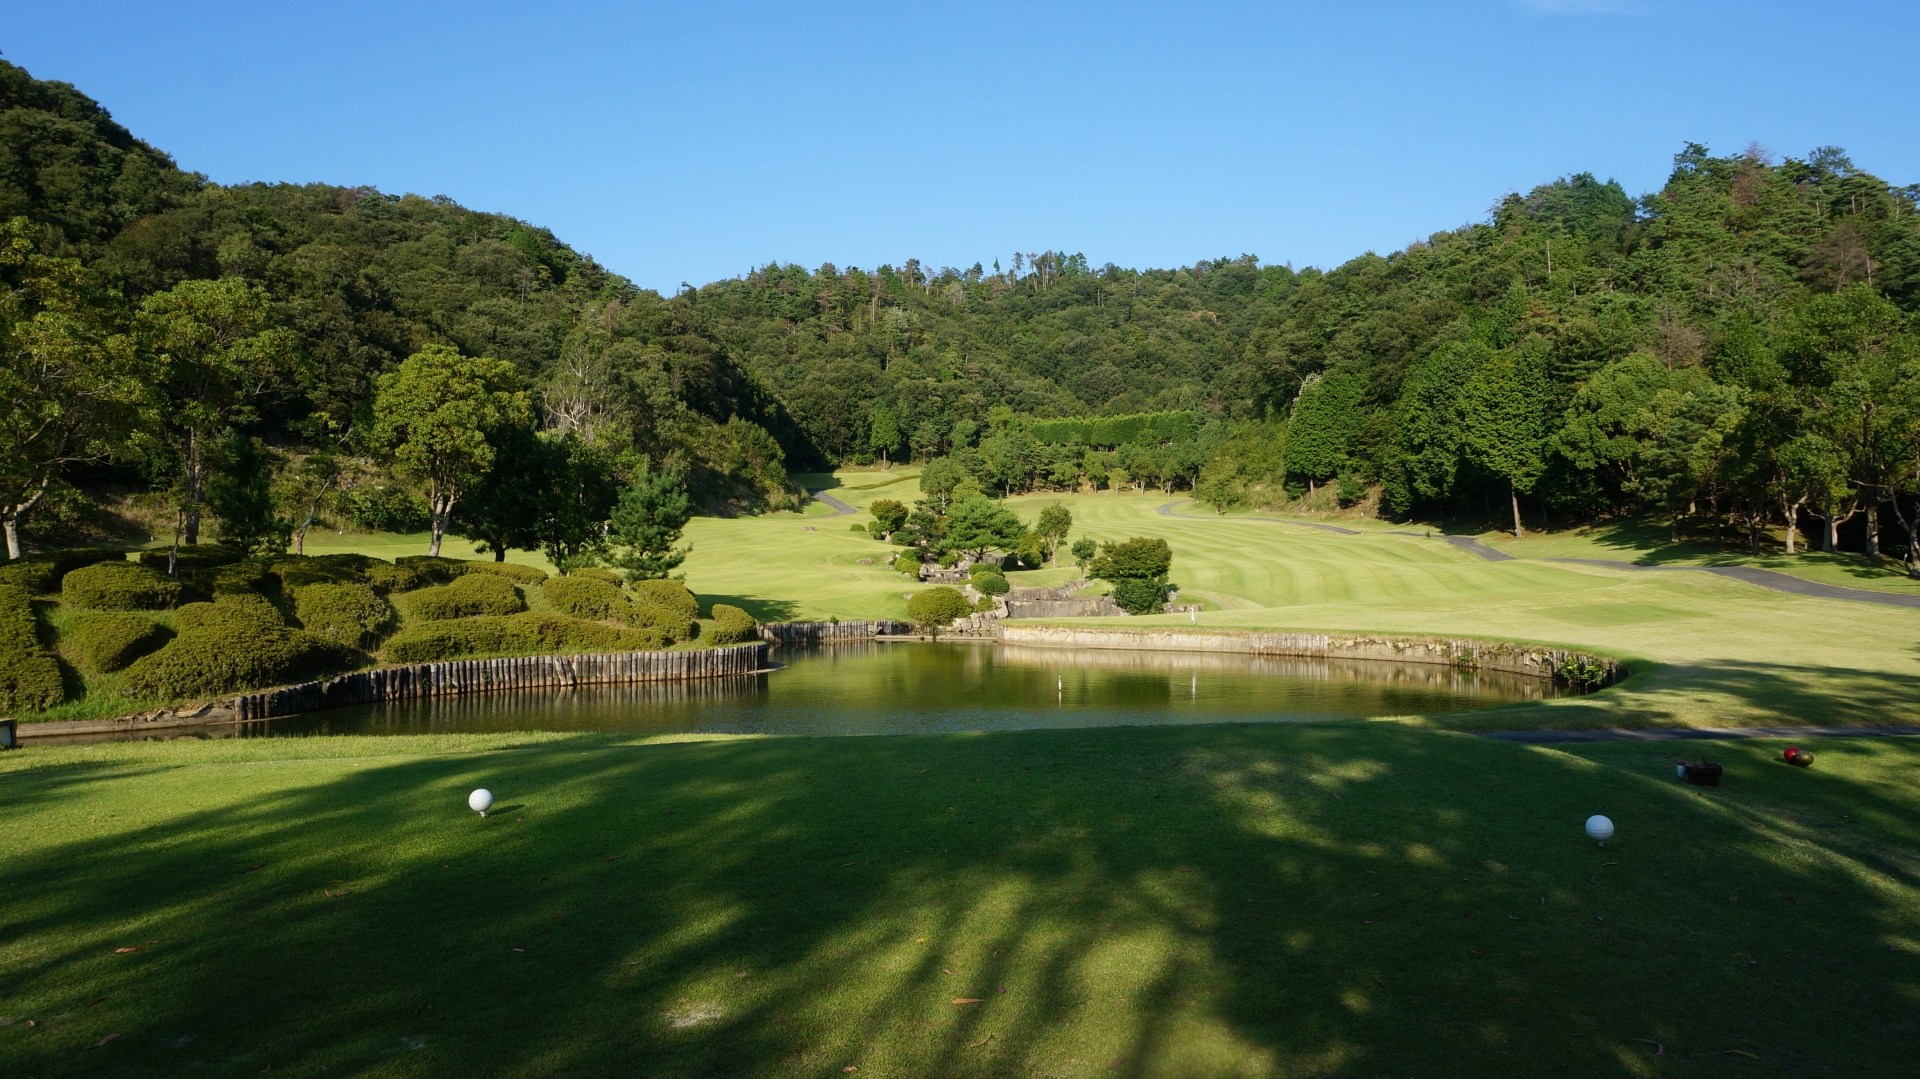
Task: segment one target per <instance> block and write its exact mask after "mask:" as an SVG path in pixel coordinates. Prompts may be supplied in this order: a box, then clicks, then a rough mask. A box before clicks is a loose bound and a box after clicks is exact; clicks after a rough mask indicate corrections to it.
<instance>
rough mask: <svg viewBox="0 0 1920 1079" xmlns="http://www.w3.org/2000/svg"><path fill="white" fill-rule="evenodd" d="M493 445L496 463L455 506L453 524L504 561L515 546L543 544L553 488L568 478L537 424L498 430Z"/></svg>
mask: <svg viewBox="0 0 1920 1079" xmlns="http://www.w3.org/2000/svg"><path fill="white" fill-rule="evenodd" d="M488 443H489V444H490V445H491V446H492V447H493V464H492V465H491V466H490V467H489V468H488V469H487V472H486V475H484V476H482V477H481V478H480V481H479V482H478V483H476V484H474V486H473V489H472V490H470V491H468V492H467V495H466V497H464V498H462V499H461V500H460V501H459V502H458V503H457V504H456V505H455V507H454V511H453V528H454V529H455V530H456V531H457V532H458V533H459V534H460V535H462V536H465V537H466V538H467V539H469V540H472V541H473V542H474V543H475V544H477V546H476V547H475V548H474V549H475V551H491V552H492V553H493V560H494V561H495V562H504V561H506V559H507V552H508V551H510V550H522V551H531V550H536V549H538V548H539V547H540V544H541V539H542V536H543V531H542V525H543V524H544V522H545V519H546V516H547V509H548V502H549V500H550V496H551V492H552V490H553V489H554V488H555V487H556V486H557V485H558V484H560V483H561V482H562V481H561V478H560V477H559V476H558V475H556V474H555V473H556V468H555V466H556V464H559V463H560V462H557V461H556V460H555V456H556V455H555V453H554V452H553V449H552V447H551V446H550V445H549V444H548V443H547V442H546V441H544V440H543V439H541V437H540V435H539V433H538V432H537V431H535V430H534V429H533V426H532V425H531V424H525V425H522V424H508V425H505V426H502V427H499V428H496V429H495V431H494V432H493V435H492V436H491V437H490V438H489V439H488ZM603 516H604V515H603ZM556 568H558V567H557V566H556Z"/></svg>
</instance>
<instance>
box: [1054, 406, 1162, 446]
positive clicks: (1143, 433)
mask: <svg viewBox="0 0 1920 1079" xmlns="http://www.w3.org/2000/svg"><path fill="white" fill-rule="evenodd" d="M1199 430H1200V414H1199V413H1198V412H1137V413H1134V414H1133V415H1131V416H1089V417H1085V418H1080V419H1066V420H1035V421H1033V432H1032V433H1033V437H1034V440H1035V441H1038V442H1051V443H1056V444H1060V445H1065V444H1067V443H1070V442H1075V441H1078V442H1079V443H1081V444H1082V445H1085V446H1104V447H1108V448H1112V447H1114V446H1121V445H1125V444H1126V443H1129V442H1135V443H1140V444H1142V445H1159V444H1161V443H1166V442H1191V441H1192V440H1193V437H1194V435H1195V434H1197V433H1198V432H1199Z"/></svg>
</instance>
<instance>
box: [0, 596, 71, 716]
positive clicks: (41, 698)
mask: <svg viewBox="0 0 1920 1079" xmlns="http://www.w3.org/2000/svg"><path fill="white" fill-rule="evenodd" d="M66 699H67V686H66V682H65V681H64V680H63V679H62V678H61V677H60V661H59V660H56V659H54V658H53V653H51V652H48V651H47V650H46V649H45V648H42V647H41V646H40V629H39V626H38V624H37V623H36V622H35V621H34V617H33V597H32V596H31V595H30V594H29V593H28V592H27V590H26V589H24V588H22V587H20V586H19V585H17V584H0V713H9V714H10V713H14V712H44V711H46V710H47V709H49V708H52V707H53V706H54V705H56V704H59V703H60V702H61V701H64V700H66Z"/></svg>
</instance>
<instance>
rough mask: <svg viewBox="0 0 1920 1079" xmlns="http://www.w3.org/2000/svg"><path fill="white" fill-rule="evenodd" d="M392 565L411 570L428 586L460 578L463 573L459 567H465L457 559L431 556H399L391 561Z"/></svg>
mask: <svg viewBox="0 0 1920 1079" xmlns="http://www.w3.org/2000/svg"><path fill="white" fill-rule="evenodd" d="M393 564H394V565H396V566H403V567H405V568H407V569H409V570H412V571H413V572H414V573H416V574H418V575H419V576H420V579H421V580H422V581H423V582H426V583H428V584H446V583H447V582H449V581H451V580H453V579H454V578H455V577H458V576H460V574H461V573H462V572H464V571H463V570H461V569H460V567H461V566H464V565H466V563H464V562H462V561H460V560H459V559H457V558H441V557H440V556H439V555H431V554H409V555H401V556H400V557H399V558H396V559H394V560H393Z"/></svg>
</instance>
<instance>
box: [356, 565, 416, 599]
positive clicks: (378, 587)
mask: <svg viewBox="0 0 1920 1079" xmlns="http://www.w3.org/2000/svg"><path fill="white" fill-rule="evenodd" d="M366 578H367V584H368V585H369V586H370V587H371V588H372V589H373V590H374V591H375V592H378V593H380V594H382V595H389V594H391V593H395V592H411V591H413V590H414V589H416V588H421V587H424V586H425V585H426V584H427V583H428V581H427V578H426V577H424V576H422V575H421V573H420V571H419V570H416V569H414V568H413V567H411V566H396V565H394V564H393V563H391V562H375V563H374V564H373V565H371V566H368V567H367V569H366Z"/></svg>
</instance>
